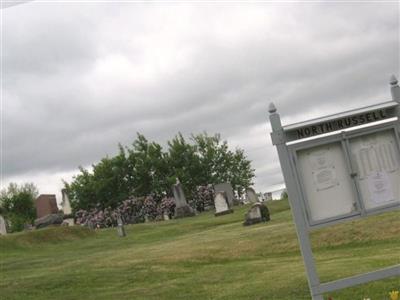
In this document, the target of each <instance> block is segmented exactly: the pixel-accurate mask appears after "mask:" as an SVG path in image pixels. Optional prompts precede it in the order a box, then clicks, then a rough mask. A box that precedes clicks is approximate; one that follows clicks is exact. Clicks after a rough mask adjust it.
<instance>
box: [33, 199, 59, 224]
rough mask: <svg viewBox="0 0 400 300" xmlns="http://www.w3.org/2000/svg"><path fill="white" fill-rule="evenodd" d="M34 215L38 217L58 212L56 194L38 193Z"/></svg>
mask: <svg viewBox="0 0 400 300" xmlns="http://www.w3.org/2000/svg"><path fill="white" fill-rule="evenodd" d="M35 203H36V216H37V218H38V219H40V218H43V217H45V216H47V215H50V214H56V213H58V207H57V201H56V195H45V194H42V195H40V196H39V197H38V198H37V199H36V201H35Z"/></svg>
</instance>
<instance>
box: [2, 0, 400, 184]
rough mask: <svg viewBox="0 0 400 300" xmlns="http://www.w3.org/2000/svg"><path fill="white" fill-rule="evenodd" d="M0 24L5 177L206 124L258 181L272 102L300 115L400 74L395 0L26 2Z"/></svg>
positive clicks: (377, 96)
mask: <svg viewBox="0 0 400 300" xmlns="http://www.w3.org/2000/svg"><path fill="white" fill-rule="evenodd" d="M2 25H3V26H2V30H3V45H2V50H3V57H2V60H3V74H4V79H3V112H2V120H1V121H2V124H3V134H4V139H3V143H2V149H3V161H2V164H3V179H4V180H5V181H7V179H8V178H13V179H14V178H18V177H19V176H20V177H24V178H32V179H31V181H35V176H34V174H35V173H41V174H48V175H46V176H52V174H56V173H57V172H68V171H71V170H76V169H77V166H79V165H83V166H87V165H90V164H92V163H94V162H96V161H98V160H99V159H100V158H101V157H103V156H105V155H106V154H113V153H115V151H116V150H117V144H118V143H119V142H121V143H122V144H125V145H127V144H130V143H131V142H132V141H133V139H134V138H135V136H136V132H141V133H143V134H145V135H146V136H147V137H148V138H150V139H153V140H156V141H158V142H161V143H165V141H166V140H168V139H170V138H172V137H173V136H174V135H175V134H176V133H177V132H178V131H180V132H182V133H184V134H185V135H189V134H190V133H198V132H201V131H204V130H206V131H207V132H209V133H217V132H218V133H221V134H222V137H223V138H224V139H227V140H228V142H229V143H230V144H231V145H232V146H233V147H235V146H237V147H240V148H243V149H245V151H246V153H247V155H248V157H249V158H250V159H251V160H252V161H253V167H254V168H255V169H256V175H257V180H256V187H257V188H259V189H263V188H265V187H267V186H269V185H273V184H276V183H280V182H282V175H281V174H280V167H279V164H278V163H277V157H276V153H275V150H274V148H273V147H272V145H271V142H270V139H269V130H270V129H269V124H268V114H267V107H268V104H269V101H271V100H273V101H274V102H275V104H276V106H277V107H278V110H279V112H280V113H281V115H282V117H283V120H284V122H293V121H297V120H301V119H304V118H308V117H316V116H318V115H321V114H327V113H332V112H338V111H341V110H345V109H351V108H355V107H357V106H359V105H367V104H371V103H375V102H378V101H385V100H388V99H389V97H390V94H389V87H388V78H389V76H390V75H391V74H392V73H394V74H399V4H397V3H317V4H314V3H309V2H308V3H307V2H304V3H296V4H293V3H284V4H279V3H275V4H274V3H259V4H244V3H239V4H221V3H219V4H210V3H208V4H198V3H196V4H194V3H191V4H173V3H168V4H156V3H152V4H143V3H142V4H139V3H131V4H129V3H128V4H111V3H108V4H107V3H106V4H96V3H86V4H79V3H74V4H72V3H70V4H68V3H65V2H63V3H55V4H49V3H41V2H30V3H27V4H23V5H18V6H14V7H9V8H7V9H5V10H3V24H2ZM27 174H28V175H27ZM29 174H32V175H29ZM29 176H31V177H29Z"/></svg>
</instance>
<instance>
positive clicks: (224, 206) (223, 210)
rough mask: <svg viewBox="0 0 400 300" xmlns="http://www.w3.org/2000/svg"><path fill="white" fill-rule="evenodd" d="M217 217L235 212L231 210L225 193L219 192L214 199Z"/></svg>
mask: <svg viewBox="0 0 400 300" xmlns="http://www.w3.org/2000/svg"><path fill="white" fill-rule="evenodd" d="M214 206H215V215H216V216H220V215H224V214H228V213H231V212H233V211H232V210H231V209H229V204H228V200H227V198H226V193H225V192H217V193H216V194H215V198H214Z"/></svg>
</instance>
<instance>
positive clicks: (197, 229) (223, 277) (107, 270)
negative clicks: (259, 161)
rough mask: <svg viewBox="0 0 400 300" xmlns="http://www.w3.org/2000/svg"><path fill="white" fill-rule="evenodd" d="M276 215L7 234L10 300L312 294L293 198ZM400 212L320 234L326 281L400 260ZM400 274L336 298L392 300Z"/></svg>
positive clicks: (2, 287)
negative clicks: (122, 231) (122, 233)
mask: <svg viewBox="0 0 400 300" xmlns="http://www.w3.org/2000/svg"><path fill="white" fill-rule="evenodd" d="M269 208H270V211H271V216H272V221H271V222H268V223H265V224H257V225H254V226H249V227H244V226H242V222H243V215H244V213H245V212H246V210H247V209H248V207H247V206H243V207H236V208H235V212H234V214H230V215H225V216H220V217H214V215H213V214H212V213H204V214H201V215H199V216H196V217H192V218H186V219H180V220H171V221H166V222H159V223H146V224H138V225H132V226H127V227H126V229H127V236H126V237H125V238H119V237H118V236H117V232H116V229H104V230H98V231H89V230H87V229H86V228H81V227H71V228H68V227H58V228H48V229H42V230H37V231H33V232H26V233H20V234H13V235H8V236H6V237H0V253H1V256H0V268H1V272H0V276H1V277H0V299H2V300H6V299H7V300H9V299H24V300H29V299H41V300H43V299H71V300H72V299H74V300H75V299H96V300H99V299H119V300H120V299H190V300H195V299H296V300H298V299H310V296H309V291H308V286H307V281H306V277H305V271H304V266H303V262H302V258H301V255H300V251H299V247H298V243H297V238H296V233H295V229H294V225H293V223H292V220H291V213H290V210H289V207H288V204H287V202H285V201H276V202H273V203H271V204H270V207H269ZM399 237H400V213H399V212H391V213H386V214H383V215H379V216H374V217H370V218H367V219H363V220H358V221H354V222H347V223H343V224H339V225H336V226H333V227H329V228H326V229H320V230H318V231H316V232H313V234H312V240H313V249H314V253H315V257H316V261H317V265H318V272H319V274H320V277H321V280H322V281H323V282H325V281H330V280H335V279H339V278H342V277H345V276H351V275H355V274H358V273H361V272H367V271H372V270H375V269H378V268H383V267H387V266H390V265H393V264H399V263H400V238H399ZM394 289H396V290H399V289H400V280H399V278H393V279H386V280H381V281H377V282H374V283H370V284H365V285H360V286H358V287H355V288H350V289H345V290H342V291H339V292H336V293H332V294H330V295H326V296H332V297H333V299H341V300H343V299H349V300H354V299H363V298H364V297H369V298H371V300H375V299H379V300H381V299H389V297H388V292H389V291H391V290H394Z"/></svg>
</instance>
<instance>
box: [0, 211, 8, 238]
mask: <svg viewBox="0 0 400 300" xmlns="http://www.w3.org/2000/svg"><path fill="white" fill-rule="evenodd" d="M6 234H7V226H6V221H5V220H4V218H3V216H2V215H0V235H6Z"/></svg>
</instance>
